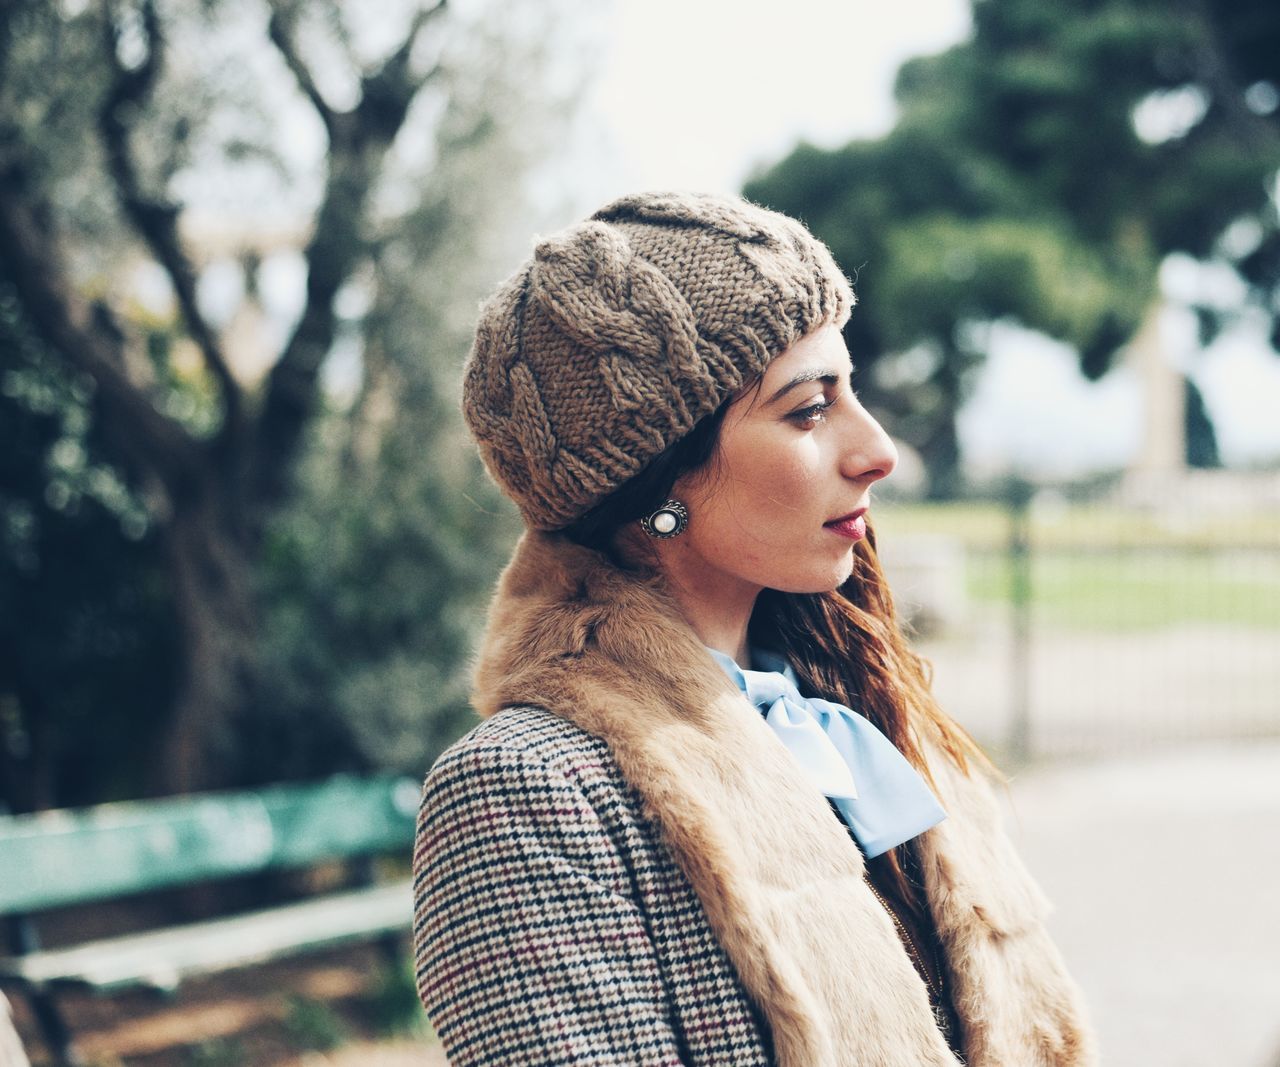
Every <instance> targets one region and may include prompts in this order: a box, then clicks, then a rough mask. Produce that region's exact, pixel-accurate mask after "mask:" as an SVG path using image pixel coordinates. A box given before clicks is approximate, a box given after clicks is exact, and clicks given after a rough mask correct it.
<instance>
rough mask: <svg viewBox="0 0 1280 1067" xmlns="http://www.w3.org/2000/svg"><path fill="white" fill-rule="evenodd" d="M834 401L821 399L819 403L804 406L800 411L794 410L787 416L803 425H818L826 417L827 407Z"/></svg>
mask: <svg viewBox="0 0 1280 1067" xmlns="http://www.w3.org/2000/svg"><path fill="white" fill-rule="evenodd" d="M834 403H835V401H834V400H819V401H818V402H817V403H814V404H810V405H809V406H808V407H803V408H801V409H800V410H799V411H793V412H792V413H791V414H790V415H788V416H787V418H788V419H790V420H791V421H792V422H794V423H796V424H797V425H798V426H801V427H812V426H817V425H818V423H820V422H822V421H823V419H825V418H826V412H827V408H829V407H831V405H832V404H834Z"/></svg>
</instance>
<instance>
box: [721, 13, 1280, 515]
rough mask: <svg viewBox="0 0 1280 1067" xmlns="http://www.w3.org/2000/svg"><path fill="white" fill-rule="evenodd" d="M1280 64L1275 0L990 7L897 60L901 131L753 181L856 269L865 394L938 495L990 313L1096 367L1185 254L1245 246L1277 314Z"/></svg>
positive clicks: (798, 154)
mask: <svg viewBox="0 0 1280 1067" xmlns="http://www.w3.org/2000/svg"><path fill="white" fill-rule="evenodd" d="M1278 57H1280V15H1277V14H1276V13H1275V11H1274V8H1272V7H1268V6H1265V5H1261V4H1256V3H1243V2H1231V3H1227V2H1220V3H1214V2H1208V0H1205V2H1198V0H1187V2H1184V3H1174V4H1168V3H1155V2H1154V0H1088V2H1086V0H1077V2H1076V3H1072V4H1067V5H1043V4H1037V3H1035V2H1034V0H978V2H976V3H975V5H974V27H973V33H972V36H971V38H970V39H969V40H968V41H966V42H964V43H963V44H960V45H958V46H956V47H954V48H952V49H951V50H949V51H947V52H945V53H943V54H941V55H939V56H933V57H925V58H920V59H915V60H912V61H910V62H908V63H907V64H905V65H904V66H903V67H902V69H901V70H900V71H899V74H898V80H897V86H896V97H897V100H898V103H899V106H900V118H899V121H898V123H897V125H896V126H895V128H894V129H893V130H892V131H891V132H890V133H889V134H888V135H887V136H886V137H884V138H882V139H880V140H875V141H860V142H854V143H851V144H849V145H847V146H845V147H844V148H841V149H837V150H835V151H822V150H819V149H816V148H813V147H810V146H801V147H800V148H798V149H796V151H795V152H793V153H792V154H791V155H790V156H789V157H788V158H786V159H784V160H783V161H782V162H780V163H779V164H778V165H777V166H775V167H773V168H772V169H771V170H769V171H768V172H766V173H763V174H761V175H759V176H757V177H756V178H755V179H754V180H753V181H751V182H749V183H748V185H747V187H746V193H747V195H748V196H751V197H752V198H754V199H758V200H761V201H763V202H765V203H768V204H770V205H772V206H775V207H778V208H781V209H782V210H789V211H794V212H796V213H799V214H802V215H803V216H805V217H806V218H807V219H808V221H809V222H810V223H811V225H812V226H813V227H814V229H815V230H816V231H817V232H818V233H819V234H820V235H821V236H822V237H824V238H825V239H826V240H827V241H828V242H829V243H830V244H831V246H832V248H833V250H834V251H835V253H836V256H837V258H838V259H839V261H840V262H841V263H842V265H843V266H844V267H845V269H846V270H848V271H849V272H851V273H855V274H856V275H857V278H858V288H859V292H860V295H861V297H862V304H863V306H862V307H861V308H860V309H859V310H858V311H856V312H855V314H854V317H853V319H852V320H851V322H850V326H849V334H848V340H849V342H850V346H851V350H852V351H853V352H854V354H855V361H856V362H858V363H859V364H860V365H862V366H863V367H865V368H870V367H871V366H872V365H878V366H877V367H876V373H875V374H872V375H866V376H865V377H864V381H863V387H864V389H865V391H866V395H867V399H868V401H869V402H871V403H874V404H878V405H879V406H880V407H881V408H882V409H883V410H885V411H886V412H887V413H888V415H889V417H890V419H891V421H892V423H893V427H894V429H895V430H896V431H897V432H898V433H899V434H901V435H902V436H903V437H904V438H905V439H906V440H908V441H909V442H910V443H912V444H914V445H916V446H917V447H918V448H920V450H921V452H922V453H923V458H924V460H925V465H926V469H927V470H928V471H929V473H930V476H931V485H930V491H931V493H932V494H933V495H947V494H948V493H950V492H953V491H954V489H955V488H956V486H957V485H958V484H959V479H958V470H957V466H958V452H959V450H958V445H957V440H956V432H955V415H956V412H957V410H958V408H959V406H960V405H961V403H962V402H963V400H964V398H965V395H966V388H967V385H968V383H969V381H970V380H971V378H972V372H973V370H974V368H975V367H977V366H978V365H979V364H980V362H981V360H982V358H983V355H984V346H985V334H984V330H983V329H982V325H983V324H984V323H987V322H990V321H992V320H995V319H998V318H1001V317H1010V318H1014V319H1017V320H1019V321H1021V322H1022V323H1023V324H1025V325H1027V326H1029V327H1031V328H1033V329H1037V330H1041V331H1043V332H1045V333H1048V334H1050V335H1052V336H1054V337H1056V338H1059V339H1061V340H1064V341H1067V342H1069V343H1071V344H1073V345H1075V346H1076V347H1077V349H1078V350H1079V353H1080V363H1081V369H1082V371H1083V372H1084V373H1085V375H1086V376H1087V377H1089V378H1091V379H1095V378H1098V377H1100V376H1101V375H1102V374H1103V373H1105V372H1106V370H1107V369H1108V368H1109V367H1110V366H1111V364H1112V362H1113V360H1114V358H1115V355H1116V352H1117V351H1118V350H1119V349H1120V348H1121V347H1122V346H1123V344H1124V343H1125V342H1126V341H1127V340H1128V339H1129V338H1130V337H1131V336H1133V334H1134V333H1135V332H1136V330H1137V329H1138V327H1139V325H1140V323H1141V322H1142V321H1143V318H1144V316H1146V315H1148V314H1151V313H1152V312H1153V308H1154V303H1155V298H1156V294H1157V271H1158V269H1159V267H1160V264H1161V262H1162V261H1163V260H1164V259H1165V257H1166V256H1168V255H1169V254H1170V253H1173V252H1182V253H1185V254H1187V255H1190V256H1193V257H1196V258H1206V257H1211V256H1216V257H1223V258H1227V259H1228V260H1230V261H1231V262H1233V264H1234V265H1235V266H1236V267H1237V269H1238V270H1239V271H1240V272H1241V274H1242V275H1244V276H1245V277H1246V278H1247V279H1249V281H1250V282H1251V283H1252V285H1253V287H1254V299H1255V302H1256V304H1257V305H1258V306H1259V307H1266V308H1269V309H1270V313H1271V314H1272V315H1273V316H1274V314H1275V307H1274V305H1273V300H1274V295H1275V294H1276V292H1277V280H1278V279H1280V270H1278V269H1277V264H1278V263H1280V250H1278V245H1277V237H1276V222H1275V208H1274V182H1275V175H1276V169H1277V166H1278V165H1280V131H1278V130H1277V121H1276V116H1277V111H1276V92H1277V86H1280V58H1278ZM1242 232H1245V233H1246V235H1247V237H1248V239H1247V240H1245V241H1244V242H1243V243H1241V241H1240V240H1239V237H1238V235H1239V234H1240V233H1242ZM1232 234H1236V235H1237V237H1236V240H1235V244H1234V245H1232V242H1231V241H1230V240H1227V238H1228V237H1229V236H1230V235H1232ZM1202 311H1203V314H1204V315H1205V317H1206V319H1208V320H1211V321H1212V324H1213V325H1214V326H1215V327H1216V326H1217V325H1219V316H1217V314H1216V313H1215V312H1214V311H1213V309H1202ZM1189 410H1190V409H1189ZM1200 414H1203V411H1201V412H1200ZM1197 429H1198V431H1199V433H1198V440H1200V441H1201V442H1203V440H1204V426H1203V425H1200V426H1198V427H1197ZM1197 447H1199V448H1201V449H1202V452H1203V446H1202V445H1201V446H1197Z"/></svg>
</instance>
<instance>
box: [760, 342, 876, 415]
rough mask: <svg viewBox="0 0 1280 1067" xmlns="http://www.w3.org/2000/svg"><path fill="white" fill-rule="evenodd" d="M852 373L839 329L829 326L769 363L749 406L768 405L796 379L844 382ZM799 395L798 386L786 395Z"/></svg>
mask: <svg viewBox="0 0 1280 1067" xmlns="http://www.w3.org/2000/svg"><path fill="white" fill-rule="evenodd" d="M852 369H853V364H852V362H851V361H850V359H849V349H848V348H847V347H846V345H845V343H844V337H843V336H842V335H841V333H840V331H839V329H837V328H836V327H835V326H831V325H826V326H822V327H819V328H818V329H817V330H814V331H813V332H812V333H809V334H806V335H805V336H804V337H802V338H800V340H798V341H796V342H795V343H794V344H793V345H791V347H790V348H788V349H787V350H786V351H785V352H783V353H781V354H780V355H778V356H775V357H774V358H773V360H771V361H770V363H769V365H768V366H767V367H766V368H765V372H764V375H763V376H762V377H761V379H760V382H759V387H758V388H756V389H753V390H752V393H753V400H752V404H751V406H752V407H754V406H756V405H757V404H766V403H768V402H769V400H770V398H771V397H772V396H773V395H774V394H775V393H776V392H777V391H778V390H779V389H782V388H784V387H785V386H786V385H787V384H788V383H790V382H792V381H794V380H795V379H796V378H809V379H810V380H816V379H817V378H819V377H821V376H824V375H835V376H836V377H837V378H839V379H842V380H843V379H845V378H847V377H848V376H849V373H850V371H851V370H852ZM802 391H803V387H800V386H798V387H797V388H796V389H794V390H792V391H789V392H788V393H787V395H788V396H792V395H793V394H795V393H799V392H802Z"/></svg>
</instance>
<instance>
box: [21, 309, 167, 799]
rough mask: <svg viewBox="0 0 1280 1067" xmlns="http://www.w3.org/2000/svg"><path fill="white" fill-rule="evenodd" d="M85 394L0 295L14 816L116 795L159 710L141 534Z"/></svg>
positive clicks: (159, 613)
mask: <svg viewBox="0 0 1280 1067" xmlns="http://www.w3.org/2000/svg"><path fill="white" fill-rule="evenodd" d="M88 397H89V386H88V384H87V383H86V382H84V381H82V380H79V379H77V378H75V377H68V376H67V375H66V374H65V373H64V372H63V368H62V367H61V366H60V365H59V364H58V363H57V361H56V360H54V359H52V358H51V357H50V355H49V354H48V353H47V352H46V351H45V350H44V348H43V346H42V345H41V344H40V343H39V341H38V340H36V339H35V338H33V337H31V336H30V334H29V333H28V332H27V331H26V330H25V329H24V328H23V323H22V319H21V309H20V307H19V305H18V302H17V300H16V298H15V296H14V293H13V290H12V287H11V286H9V285H0V783H2V787H0V803H4V804H6V805H7V806H8V807H9V808H10V809H11V810H15V811H29V810H34V809H38V808H44V807H50V806H52V805H54V804H58V803H64V804H75V803H87V802H89V801H91V800H94V799H97V798H99V797H102V796H104V795H106V796H110V795H116V794H118V793H120V792H121V791H127V790H128V788H129V787H130V785H131V784H132V783H134V782H137V781H138V780H140V779H141V778H143V777H144V774H145V770H146V768H147V767H148V766H149V765H150V763H151V761H152V760H153V758H154V755H155V752H154V750H153V749H152V748H151V747H149V746H148V745H147V743H146V741H147V738H148V737H149V736H151V735H153V734H154V732H155V728H156V727H157V726H158V725H159V724H160V722H161V721H162V719H163V714H164V712H165V710H166V708H167V707H168V704H169V702H170V701H171V700H172V698H173V689H174V678H173V671H172V670H171V664H172V662H173V651H174V649H173V626H172V618H171V612H170V610H169V601H168V598H167V597H166V596H165V595H164V576H163V573H162V571H161V568H160V566H159V564H158V560H157V555H156V545H155V538H154V535H153V533H151V532H150V531H149V530H148V527H147V523H146V518H145V512H144V511H143V508H142V505H141V503H140V502H139V501H138V500H137V499H136V498H135V497H134V495H133V494H132V493H130V491H129V489H128V487H127V486H125V485H124V484H123V483H122V482H121V480H120V478H119V476H118V474H117V472H116V469H115V468H114V467H113V466H112V465H111V464H109V463H107V462H104V457H105V456H107V455H109V454H110V448H109V446H108V445H107V444H106V442H104V441H102V440H101V439H100V435H99V434H97V433H96V428H95V426H94V424H93V422H92V421H91V419H90V418H89V411H88V406H87V403H86V401H87V400H88Z"/></svg>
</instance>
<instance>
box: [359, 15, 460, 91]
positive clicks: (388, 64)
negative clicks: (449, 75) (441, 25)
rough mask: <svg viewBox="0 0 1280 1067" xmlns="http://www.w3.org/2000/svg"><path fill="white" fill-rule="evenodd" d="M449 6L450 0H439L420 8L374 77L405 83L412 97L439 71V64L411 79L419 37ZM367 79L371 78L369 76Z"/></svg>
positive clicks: (399, 83) (398, 83)
mask: <svg viewBox="0 0 1280 1067" xmlns="http://www.w3.org/2000/svg"><path fill="white" fill-rule="evenodd" d="M447 6H448V0H438V2H437V3H436V4H434V5H432V6H431V7H426V8H419V9H418V11H417V12H416V13H415V15H414V17H413V21H412V22H411V23H410V24H409V32H408V33H406V34H405V37H404V40H403V41H401V42H400V47H399V48H397V49H396V50H395V51H394V52H392V53H391V55H390V56H388V57H387V59H386V61H385V62H384V63H383V64H382V66H381V68H379V70H378V71H377V72H376V73H374V74H373V76H372V77H373V78H378V79H383V80H390V81H391V82H393V83H395V84H397V85H403V86H404V87H405V88H406V89H407V90H408V93H409V96H410V98H411V99H412V97H413V96H414V95H415V94H416V93H417V92H418V90H419V89H421V88H422V87H423V85H425V84H426V83H427V81H429V80H430V79H431V78H432V77H434V76H435V75H436V74H437V73H438V72H439V69H440V68H439V65H436V66H434V67H432V68H431V69H430V70H429V71H427V72H426V74H424V75H422V76H421V77H419V78H418V79H416V80H410V79H409V59H410V57H411V56H412V54H413V47H414V45H415V44H417V41H418V37H419V36H420V35H421V34H422V31H423V29H425V28H426V25H427V23H429V22H431V21H432V20H433V19H435V18H437V17H439V16H440V15H442V14H443V13H444V11H445V9H446V7H447ZM365 80H366V81H368V80H370V79H368V78H366V79H365Z"/></svg>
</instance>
